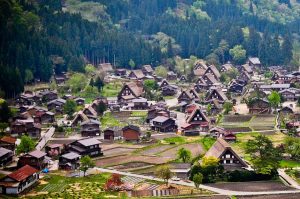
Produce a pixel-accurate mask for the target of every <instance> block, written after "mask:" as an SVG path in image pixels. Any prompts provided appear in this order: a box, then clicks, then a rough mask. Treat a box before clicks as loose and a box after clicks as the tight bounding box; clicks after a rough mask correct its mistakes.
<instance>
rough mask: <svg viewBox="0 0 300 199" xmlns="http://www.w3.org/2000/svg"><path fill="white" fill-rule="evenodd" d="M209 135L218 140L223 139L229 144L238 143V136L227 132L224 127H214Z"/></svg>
mask: <svg viewBox="0 0 300 199" xmlns="http://www.w3.org/2000/svg"><path fill="white" fill-rule="evenodd" d="M209 134H210V135H211V136H212V137H214V138H216V139H217V138H222V139H224V140H225V141H227V142H230V141H233V142H234V141H236V136H235V135H234V134H233V133H231V132H228V131H226V130H225V129H224V128H222V127H214V128H212V129H210V130H209Z"/></svg>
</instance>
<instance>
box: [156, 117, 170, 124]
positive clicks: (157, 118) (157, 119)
mask: <svg viewBox="0 0 300 199" xmlns="http://www.w3.org/2000/svg"><path fill="white" fill-rule="evenodd" d="M168 119H169V118H168V117H165V116H157V117H156V118H154V119H153V120H152V121H153V122H161V123H164V122H165V121H167V120H168Z"/></svg>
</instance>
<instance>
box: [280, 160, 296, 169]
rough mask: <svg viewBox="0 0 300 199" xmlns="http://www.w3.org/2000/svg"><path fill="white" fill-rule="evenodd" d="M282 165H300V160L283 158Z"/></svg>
mask: <svg viewBox="0 0 300 199" xmlns="http://www.w3.org/2000/svg"><path fill="white" fill-rule="evenodd" d="M280 167H282V168H293V167H300V161H294V160H282V161H280Z"/></svg>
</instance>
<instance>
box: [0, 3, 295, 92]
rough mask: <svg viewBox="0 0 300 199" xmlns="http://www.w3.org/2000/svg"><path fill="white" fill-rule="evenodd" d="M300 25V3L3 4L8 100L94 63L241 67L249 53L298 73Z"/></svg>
mask: <svg viewBox="0 0 300 199" xmlns="http://www.w3.org/2000/svg"><path fill="white" fill-rule="evenodd" d="M299 19H300V4H299V1H298V0H163V1H161V0H93V1H92V0H51V1H47V0H0V60H1V62H0V70H1V73H0V89H1V96H4V97H7V98H9V97H14V96H15V95H17V94H18V93H20V92H21V91H22V90H23V89H24V84H26V83H30V82H32V81H34V79H38V80H41V81H49V79H50V78H51V76H52V75H53V72H55V73H56V74H59V73H61V72H63V71H68V70H71V71H78V72H81V71H83V70H84V65H85V63H86V62H90V63H92V64H95V65H97V64H99V63H102V62H111V63H116V65H117V66H118V67H127V68H130V67H131V68H132V66H129V61H130V60H132V61H133V62H134V63H135V64H134V65H135V67H140V66H141V65H143V64H152V65H153V66H158V65H161V64H165V63H166V62H168V63H170V59H172V58H174V56H176V55H178V56H181V57H183V58H188V57H190V56H191V55H194V56H197V57H198V58H203V59H206V60H207V61H208V62H209V63H213V64H216V65H220V64H222V63H225V62H227V61H229V60H230V61H234V62H236V63H237V64H240V63H242V62H243V61H245V60H244V58H243V57H242V58H241V57H238V56H236V55H239V54H240V53H239V52H245V53H246V56H258V57H260V59H261V61H262V62H263V64H264V65H265V66H270V65H282V64H284V65H289V64H294V65H297V64H298V59H297V57H296V58H295V56H294V59H293V53H292V50H293V46H292V45H293V43H296V42H297V40H298V33H299V32H300V20H299ZM131 63H132V62H131ZM171 63H172V61H171Z"/></svg>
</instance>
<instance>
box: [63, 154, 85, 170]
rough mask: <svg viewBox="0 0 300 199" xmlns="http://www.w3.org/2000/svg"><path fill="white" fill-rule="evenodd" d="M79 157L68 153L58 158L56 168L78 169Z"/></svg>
mask: <svg viewBox="0 0 300 199" xmlns="http://www.w3.org/2000/svg"><path fill="white" fill-rule="evenodd" d="M80 157H81V156H80V155H79V154H77V153H73V152H69V153H66V154H63V155H61V156H60V157H59V161H58V167H59V168H60V169H64V170H74V169H78V168H79V166H80Z"/></svg>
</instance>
